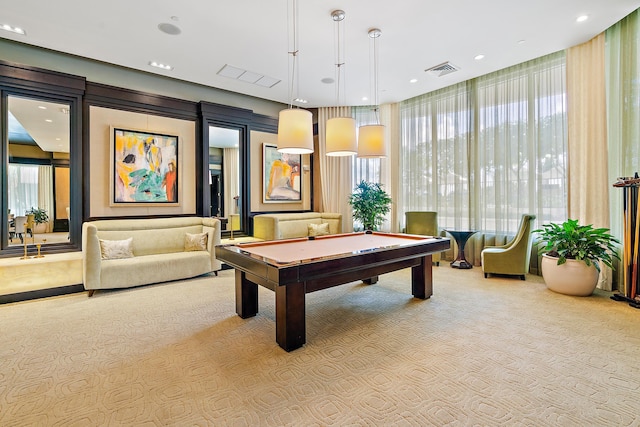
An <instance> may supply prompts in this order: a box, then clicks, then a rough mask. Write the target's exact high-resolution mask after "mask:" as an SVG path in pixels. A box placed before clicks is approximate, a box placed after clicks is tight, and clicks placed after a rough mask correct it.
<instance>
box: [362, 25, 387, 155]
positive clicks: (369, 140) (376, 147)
mask: <svg viewBox="0 0 640 427" xmlns="http://www.w3.org/2000/svg"><path fill="white" fill-rule="evenodd" d="M381 35H382V31H380V30H379V29H378V28H372V29H370V30H369V39H370V40H371V43H372V45H373V53H372V55H371V56H372V57H373V72H372V75H373V82H372V86H373V95H374V112H375V117H376V122H377V124H372V125H364V126H360V128H359V130H358V157H362V158H384V157H387V146H386V144H385V140H384V133H385V128H384V126H383V125H381V124H380V118H379V116H378V109H379V106H378V45H377V43H376V41H377V40H378V38H379V37H380V36H381Z"/></svg>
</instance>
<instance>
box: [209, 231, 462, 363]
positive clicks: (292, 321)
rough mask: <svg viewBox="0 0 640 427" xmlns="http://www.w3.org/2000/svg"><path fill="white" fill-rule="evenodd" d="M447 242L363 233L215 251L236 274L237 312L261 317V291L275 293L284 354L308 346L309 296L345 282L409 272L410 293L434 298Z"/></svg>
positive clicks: (369, 280) (278, 338)
mask: <svg viewBox="0 0 640 427" xmlns="http://www.w3.org/2000/svg"><path fill="white" fill-rule="evenodd" d="M449 247H450V241H449V239H448V238H443V237H427V236H417V235H411V234H394V233H380V232H370V231H367V232H359V233H346V234H333V235H327V236H318V237H308V238H299V239H285V240H272V241H263V242H252V243H240V244H229V245H220V246H216V249H215V251H216V257H217V258H218V259H219V260H220V261H222V262H224V263H226V264H227V265H229V266H230V267H233V268H234V269H235V280H236V282H235V283H236V313H237V314H238V315H239V316H240V317H242V318H243V319H246V318H249V317H253V316H255V315H256V314H257V313H258V286H257V285H261V286H264V287H265V288H268V289H270V290H272V291H274V292H275V294H276V303H275V311H276V342H277V343H278V344H279V345H280V347H282V348H283V349H285V350H286V351H292V350H295V349H297V348H299V347H301V346H302V345H303V344H304V343H305V341H306V330H305V328H306V326H305V294H307V293H310V292H315V291H319V290H321V289H327V288H330V287H333V286H337V285H342V284H344V283H349V282H353V281H356V280H363V281H364V282H365V283H369V284H373V283H376V282H377V279H378V275H380V274H384V273H389V272H391V271H395V270H401V269H404V268H409V267H411V269H412V271H411V293H412V294H413V296H414V297H416V298H421V299H427V298H429V297H430V296H431V295H432V289H433V286H432V272H431V254H433V253H435V252H441V251H445V250H447V249H449Z"/></svg>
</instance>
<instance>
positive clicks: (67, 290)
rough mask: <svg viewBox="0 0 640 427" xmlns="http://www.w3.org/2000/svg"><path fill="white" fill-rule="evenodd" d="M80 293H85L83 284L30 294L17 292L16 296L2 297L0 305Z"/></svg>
mask: <svg viewBox="0 0 640 427" xmlns="http://www.w3.org/2000/svg"><path fill="white" fill-rule="evenodd" d="M78 292H84V286H83V285H82V284H80V285H69V286H61V287H58V288H49V289H38V290H36V291H28V292H17V293H15V294H7V295H0V304H10V303H13V302H19V301H27V300H32V299H38V298H47V297H55V296H59V295H67V294H75V293H78Z"/></svg>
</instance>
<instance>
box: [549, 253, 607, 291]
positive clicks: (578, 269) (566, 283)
mask: <svg viewBox="0 0 640 427" xmlns="http://www.w3.org/2000/svg"><path fill="white" fill-rule="evenodd" d="M557 263H558V258H554V257H550V256H548V255H542V261H541V268H542V277H544V282H545V283H546V285H547V288H549V289H550V290H552V291H554V292H558V293H560V294H565V295H573V296H579V297H586V296H589V295H591V294H592V293H593V291H594V289H595V288H596V285H597V284H598V276H599V273H598V270H596V267H595V266H594V265H591V266H587V264H585V263H584V261H576V260H574V259H568V260H567V262H566V263H564V264H562V265H557Z"/></svg>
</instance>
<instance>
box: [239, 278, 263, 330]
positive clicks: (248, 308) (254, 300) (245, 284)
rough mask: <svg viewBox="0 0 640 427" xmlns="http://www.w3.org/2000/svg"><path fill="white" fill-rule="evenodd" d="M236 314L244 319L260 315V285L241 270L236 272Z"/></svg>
mask: <svg viewBox="0 0 640 427" xmlns="http://www.w3.org/2000/svg"><path fill="white" fill-rule="evenodd" d="M236 313H238V316H240V317H242V318H243V319H246V318H249V317H253V316H255V315H256V314H257V313H258V285H256V284H255V283H253V282H250V281H249V280H247V276H246V274H245V273H244V272H242V271H240V270H236Z"/></svg>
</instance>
